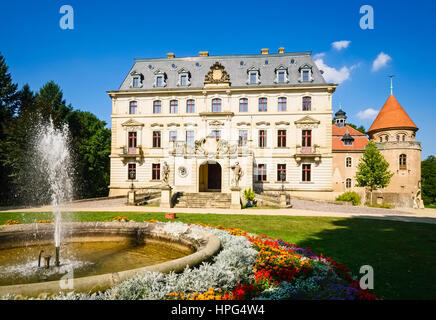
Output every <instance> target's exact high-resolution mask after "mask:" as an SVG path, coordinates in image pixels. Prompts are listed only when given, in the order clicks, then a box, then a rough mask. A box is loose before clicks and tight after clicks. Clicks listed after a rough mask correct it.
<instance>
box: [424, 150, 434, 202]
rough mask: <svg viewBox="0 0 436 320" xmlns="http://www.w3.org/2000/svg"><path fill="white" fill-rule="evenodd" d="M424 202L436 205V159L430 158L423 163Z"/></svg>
mask: <svg viewBox="0 0 436 320" xmlns="http://www.w3.org/2000/svg"><path fill="white" fill-rule="evenodd" d="M421 179H422V186H421V188H422V200H424V203H425V204H436V157H435V156H428V158H427V159H425V160H424V161H422V162H421Z"/></svg>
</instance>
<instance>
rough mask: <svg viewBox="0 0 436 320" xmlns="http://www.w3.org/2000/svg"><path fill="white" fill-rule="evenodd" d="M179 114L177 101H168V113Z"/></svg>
mask: <svg viewBox="0 0 436 320" xmlns="http://www.w3.org/2000/svg"><path fill="white" fill-rule="evenodd" d="M178 112H179V102H178V101H177V100H171V101H170V113H178Z"/></svg>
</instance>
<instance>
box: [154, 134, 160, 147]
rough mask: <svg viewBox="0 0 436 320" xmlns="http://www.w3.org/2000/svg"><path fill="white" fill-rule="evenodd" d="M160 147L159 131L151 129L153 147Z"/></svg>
mask: <svg viewBox="0 0 436 320" xmlns="http://www.w3.org/2000/svg"><path fill="white" fill-rule="evenodd" d="M160 147H161V133H160V131H153V148H160Z"/></svg>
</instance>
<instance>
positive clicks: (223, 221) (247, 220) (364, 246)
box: [0, 212, 436, 299]
mask: <svg viewBox="0 0 436 320" xmlns="http://www.w3.org/2000/svg"><path fill="white" fill-rule="evenodd" d="M64 215H65V217H64V219H65V220H70V221H103V220H106V219H110V218H113V217H115V216H118V215H120V216H128V217H129V218H131V219H133V220H135V221H145V220H150V219H156V220H160V221H167V219H165V217H164V213H125V212H123V213H112V212H104V213H99V212H79V213H66V214H64ZM177 215H178V218H177V221H182V222H188V223H193V222H203V223H206V224H208V223H210V224H213V225H222V226H225V227H233V228H241V229H244V230H247V231H249V232H253V233H258V234H261V233H264V234H266V235H268V236H271V237H274V238H282V239H284V240H286V241H289V242H291V243H295V244H296V245H298V246H301V247H310V248H311V249H312V250H313V252H315V253H318V254H319V253H322V254H323V255H324V256H330V257H332V258H333V259H335V260H337V261H339V262H341V263H343V264H345V265H346V266H348V267H349V268H350V269H351V270H352V272H353V274H355V275H358V274H359V269H360V267H361V266H362V265H366V264H368V265H371V266H372V267H373V268H374V286H375V290H374V293H375V294H377V296H378V297H379V298H384V299H436V225H433V224H424V223H404V222H394V221H382V220H370V219H357V218H324V217H323V218H321V217H287V216H268V217H267V216H261V215H249V214H245V215H219V214H209V215H206V214H177ZM51 217H52V215H51V213H0V224H3V223H4V222H5V221H6V220H8V219H14V220H18V221H20V222H24V223H29V222H33V221H35V220H36V219H51Z"/></svg>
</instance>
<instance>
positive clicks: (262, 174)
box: [256, 163, 266, 181]
mask: <svg viewBox="0 0 436 320" xmlns="http://www.w3.org/2000/svg"><path fill="white" fill-rule="evenodd" d="M256 176H257V181H266V164H264V163H259V164H258V165H257V173H256Z"/></svg>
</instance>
